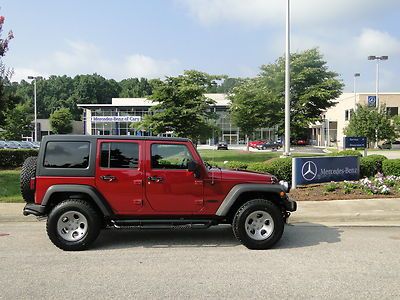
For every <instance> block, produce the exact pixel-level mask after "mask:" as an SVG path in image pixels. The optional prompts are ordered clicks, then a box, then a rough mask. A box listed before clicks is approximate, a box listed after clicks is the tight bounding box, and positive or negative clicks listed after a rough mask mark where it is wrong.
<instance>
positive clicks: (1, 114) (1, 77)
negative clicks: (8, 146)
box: [0, 16, 14, 125]
mask: <svg viewBox="0 0 400 300" xmlns="http://www.w3.org/2000/svg"><path fill="white" fill-rule="evenodd" d="M4 21H5V18H4V16H0V125H3V124H4V121H5V116H6V115H5V112H6V111H7V109H8V108H9V107H10V101H12V100H11V99H10V98H11V97H12V93H10V91H9V90H8V87H9V85H10V78H11V75H12V70H11V69H9V68H7V67H6V66H5V65H4V63H3V59H2V57H4V56H5V55H6V53H7V51H8V49H9V48H8V45H9V42H10V41H11V40H12V39H13V38H14V34H13V32H12V31H11V30H10V31H9V32H8V34H7V37H5V38H2V37H1V35H2V33H3V25H4Z"/></svg>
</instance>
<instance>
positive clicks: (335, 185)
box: [325, 181, 339, 192]
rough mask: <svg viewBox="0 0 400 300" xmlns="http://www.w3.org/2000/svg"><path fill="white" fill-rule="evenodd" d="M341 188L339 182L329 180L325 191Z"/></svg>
mask: <svg viewBox="0 0 400 300" xmlns="http://www.w3.org/2000/svg"><path fill="white" fill-rule="evenodd" d="M338 188H339V184H338V183H336V182H333V181H332V182H329V183H328V184H326V185H325V191H327V192H334V191H336V190H337V189H338Z"/></svg>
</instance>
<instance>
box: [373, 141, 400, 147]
mask: <svg viewBox="0 0 400 300" xmlns="http://www.w3.org/2000/svg"><path fill="white" fill-rule="evenodd" d="M378 147H379V148H380V149H400V141H393V142H390V141H386V142H384V143H383V144H381V145H378Z"/></svg>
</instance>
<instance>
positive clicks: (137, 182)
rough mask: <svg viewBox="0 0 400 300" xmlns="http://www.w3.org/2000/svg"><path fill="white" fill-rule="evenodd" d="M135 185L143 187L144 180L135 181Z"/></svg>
mask: <svg viewBox="0 0 400 300" xmlns="http://www.w3.org/2000/svg"><path fill="white" fill-rule="evenodd" d="M133 184H134V185H143V180H141V179H138V180H134V181H133Z"/></svg>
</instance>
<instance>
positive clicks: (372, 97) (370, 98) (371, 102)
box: [367, 96, 376, 107]
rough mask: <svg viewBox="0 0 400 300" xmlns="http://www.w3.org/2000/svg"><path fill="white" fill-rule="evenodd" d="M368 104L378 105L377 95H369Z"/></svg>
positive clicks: (370, 105)
mask: <svg viewBox="0 0 400 300" xmlns="http://www.w3.org/2000/svg"><path fill="white" fill-rule="evenodd" d="M367 101H368V106H369V107H375V106H376V96H368V98H367Z"/></svg>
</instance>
